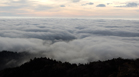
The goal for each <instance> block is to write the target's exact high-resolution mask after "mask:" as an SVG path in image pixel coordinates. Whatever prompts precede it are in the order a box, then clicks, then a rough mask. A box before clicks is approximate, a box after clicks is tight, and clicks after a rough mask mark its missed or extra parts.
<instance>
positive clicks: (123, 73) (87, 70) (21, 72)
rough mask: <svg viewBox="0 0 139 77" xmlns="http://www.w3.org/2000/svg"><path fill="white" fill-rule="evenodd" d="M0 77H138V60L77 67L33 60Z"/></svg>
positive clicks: (122, 60) (44, 60)
mask: <svg viewBox="0 0 139 77" xmlns="http://www.w3.org/2000/svg"><path fill="white" fill-rule="evenodd" d="M0 77H139V59H136V60H129V59H121V58H117V59H112V60H108V61H103V62H102V61H97V62H90V63H88V64H78V65H77V64H70V63H68V62H64V63H62V62H60V61H56V60H52V59H49V58H34V59H33V60H32V59H31V60H30V61H29V62H27V63H24V64H22V65H21V66H19V67H15V68H9V69H5V70H2V71H0Z"/></svg>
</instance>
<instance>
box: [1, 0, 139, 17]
mask: <svg viewBox="0 0 139 77" xmlns="http://www.w3.org/2000/svg"><path fill="white" fill-rule="evenodd" d="M0 16H43V17H139V0H1V1H0Z"/></svg>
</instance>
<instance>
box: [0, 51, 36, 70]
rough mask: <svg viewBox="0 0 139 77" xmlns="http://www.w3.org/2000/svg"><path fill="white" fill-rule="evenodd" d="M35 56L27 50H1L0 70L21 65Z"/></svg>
mask: <svg viewBox="0 0 139 77" xmlns="http://www.w3.org/2000/svg"><path fill="white" fill-rule="evenodd" d="M34 56H35V55H33V54H30V53H27V52H20V53H17V52H12V51H6V50H4V51H0V70H2V69H5V68H9V67H15V66H19V65H21V64H23V63H24V62H26V60H28V59H30V58H32V57H34Z"/></svg>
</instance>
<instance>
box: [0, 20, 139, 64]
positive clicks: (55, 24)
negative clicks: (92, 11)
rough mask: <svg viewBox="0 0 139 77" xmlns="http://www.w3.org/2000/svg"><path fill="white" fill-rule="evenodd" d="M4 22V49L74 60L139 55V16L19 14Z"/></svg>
mask: <svg viewBox="0 0 139 77" xmlns="http://www.w3.org/2000/svg"><path fill="white" fill-rule="evenodd" d="M0 23H1V26H0V50H10V51H17V52H24V51H28V52H30V53H35V54H38V55H40V56H41V55H45V56H46V57H50V58H54V59H57V60H61V61H69V62H71V63H87V62H90V61H96V60H107V59H112V58H117V57H123V58H138V56H139V52H138V50H139V43H138V41H139V28H138V24H139V21H138V20H118V19H117V20H112V19H109V20H108V19H76V18H69V19H66V18H61V19H60V18H46V19H45V18H28V19H20V18H19V19H16V18H15V19H0Z"/></svg>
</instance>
